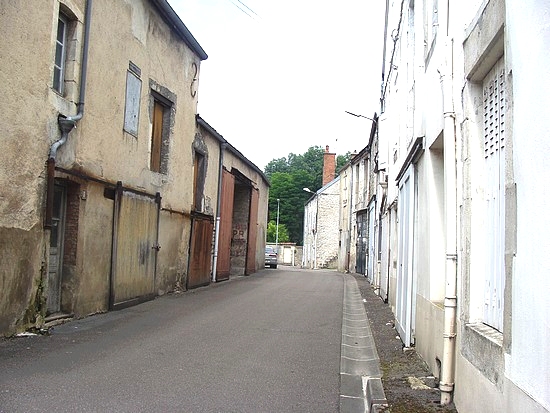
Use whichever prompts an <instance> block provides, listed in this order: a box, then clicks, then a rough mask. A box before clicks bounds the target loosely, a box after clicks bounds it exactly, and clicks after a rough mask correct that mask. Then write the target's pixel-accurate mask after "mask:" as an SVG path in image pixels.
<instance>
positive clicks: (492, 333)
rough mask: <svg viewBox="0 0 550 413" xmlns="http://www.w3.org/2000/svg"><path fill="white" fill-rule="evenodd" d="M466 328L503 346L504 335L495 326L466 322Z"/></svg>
mask: <svg viewBox="0 0 550 413" xmlns="http://www.w3.org/2000/svg"><path fill="white" fill-rule="evenodd" d="M466 328H468V329H470V330H472V331H473V332H474V333H476V334H478V335H479V336H481V337H483V338H485V339H487V340H489V341H491V342H492V343H494V344H496V345H497V346H499V347H501V348H502V342H503V335H502V333H501V332H500V331H498V330H495V329H494V328H493V327H491V326H488V325H487V324H483V323H473V324H466Z"/></svg>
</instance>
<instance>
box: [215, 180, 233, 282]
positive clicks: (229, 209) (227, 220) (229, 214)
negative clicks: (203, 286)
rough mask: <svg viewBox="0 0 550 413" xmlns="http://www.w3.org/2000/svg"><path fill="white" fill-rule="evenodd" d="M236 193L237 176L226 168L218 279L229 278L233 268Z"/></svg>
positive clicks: (223, 181) (219, 240) (223, 186)
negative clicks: (232, 240) (232, 247)
mask: <svg viewBox="0 0 550 413" xmlns="http://www.w3.org/2000/svg"><path fill="white" fill-rule="evenodd" d="M234 194H235V177H234V176H233V175H232V174H231V173H230V172H228V171H226V170H225V169H224V171H223V178H222V195H221V196H222V200H221V207H220V234H219V237H218V264H217V271H216V280H217V281H223V280H228V279H229V272H230V270H231V235H232V233H233V198H234Z"/></svg>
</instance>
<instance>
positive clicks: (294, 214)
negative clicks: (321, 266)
mask: <svg viewBox="0 0 550 413" xmlns="http://www.w3.org/2000/svg"><path fill="white" fill-rule="evenodd" d="M323 154H324V149H323V148H321V147H320V146H312V147H310V148H309V149H308V150H307V152H305V153H304V154H294V153H290V154H288V157H286V158H279V159H273V160H272V161H270V162H269V163H268V164H267V166H266V167H265V170H264V173H265V174H266V176H267V178H268V179H269V181H270V183H271V189H270V191H269V204H268V208H269V219H268V221H269V222H270V223H271V222H273V223H275V222H276V220H277V200H279V241H280V242H284V241H281V225H283V226H284V228H285V229H286V230H287V231H288V237H289V241H291V242H295V243H296V244H298V245H302V243H303V226H304V204H305V203H306V202H307V200H308V199H309V198H310V197H311V196H312V194H311V193H307V192H305V191H304V190H303V188H309V189H310V190H312V191H313V192H315V191H317V190H318V189H319V188H321V186H322V183H323ZM349 159H350V154H349V153H347V154H346V155H345V156H343V155H339V156H338V157H337V158H336V172H338V170H340V168H341V167H342V166H343V165H344V164H345V163H346V162H347V161H348V160H349Z"/></svg>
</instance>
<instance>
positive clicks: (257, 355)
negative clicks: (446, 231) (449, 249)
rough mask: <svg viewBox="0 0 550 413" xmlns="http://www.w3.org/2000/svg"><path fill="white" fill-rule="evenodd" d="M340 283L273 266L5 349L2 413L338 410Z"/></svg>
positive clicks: (0, 358)
mask: <svg viewBox="0 0 550 413" xmlns="http://www.w3.org/2000/svg"><path fill="white" fill-rule="evenodd" d="M343 285H344V281H343V278H342V274H339V273H336V272H331V271H315V272H314V271H307V270H297V269H292V268H290V269H289V268H285V267H279V269H277V270H269V269H265V270H261V271H260V272H258V273H256V274H254V275H252V276H250V277H237V278H235V279H233V280H231V281H228V282H223V283H219V284H215V285H211V286H209V287H205V288H200V289H196V290H192V291H188V292H185V293H181V294H172V295H168V296H164V297H161V298H158V299H156V300H153V301H150V302H147V303H144V304H141V305H138V306H135V307H131V308H127V309H124V310H120V311H116V312H110V313H105V314H99V315H94V316H90V317H87V318H85V319H82V320H77V321H73V322H69V323H66V324H64V325H61V326H57V327H55V328H53V329H52V331H51V334H50V335H44V336H32V337H21V338H15V339H9V340H1V341H0V371H1V373H0V412H3V413H4V412H6V413H7V412H10V413H11V412H38V411H40V412H75V411H79V412H92V411H93V412H107V411H108V412H255V413H256V412H336V411H338V406H339V391H340V388H339V386H340V377H339V373H340V344H341V334H342V330H341V326H342V299H343Z"/></svg>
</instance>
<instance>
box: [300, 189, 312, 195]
mask: <svg viewBox="0 0 550 413" xmlns="http://www.w3.org/2000/svg"><path fill="white" fill-rule="evenodd" d="M302 189H303V190H304V191H306V192H309V193H310V194H315V192H313V191H312V190H311V189H309V188H302Z"/></svg>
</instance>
